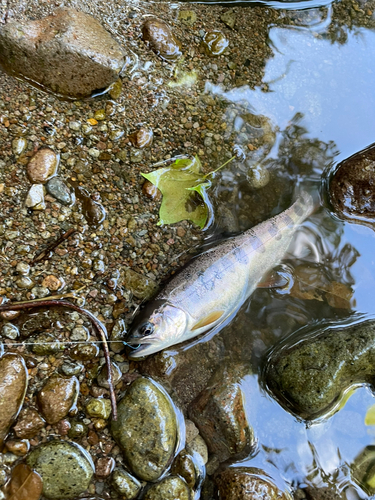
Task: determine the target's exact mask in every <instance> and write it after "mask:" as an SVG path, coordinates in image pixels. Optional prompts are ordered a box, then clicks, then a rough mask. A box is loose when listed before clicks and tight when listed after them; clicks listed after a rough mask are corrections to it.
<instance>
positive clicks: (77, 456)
mask: <svg viewBox="0 0 375 500" xmlns="http://www.w3.org/2000/svg"><path fill="white" fill-rule="evenodd" d="M26 462H27V465H28V466H29V467H31V468H32V469H33V470H35V471H36V472H37V473H38V474H39V475H40V476H41V478H42V480H43V495H44V496H45V497H47V498H51V499H52V500H54V499H56V500H62V499H65V498H66V499H70V498H75V497H77V496H78V495H80V494H81V493H83V492H84V491H85V490H86V489H87V488H88V486H89V483H90V481H91V478H92V476H93V473H94V466H93V463H92V461H91V459H90V457H89V455H88V454H87V453H86V452H85V450H84V449H83V448H82V447H81V446H78V445H77V444H75V443H71V442H69V441H59V440H56V441H50V442H49V443H45V444H42V445H40V446H38V447H37V448H35V449H34V450H33V451H32V452H31V453H30V454H29V456H28V457H27V459H26Z"/></svg>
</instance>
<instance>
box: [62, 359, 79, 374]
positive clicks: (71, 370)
mask: <svg viewBox="0 0 375 500" xmlns="http://www.w3.org/2000/svg"><path fill="white" fill-rule="evenodd" d="M82 370H83V366H82V365H81V364H80V363H72V362H71V361H64V363H63V364H62V365H61V371H62V373H63V374H64V375H67V376H69V377H71V376H72V375H79V374H80V373H81V371H82Z"/></svg>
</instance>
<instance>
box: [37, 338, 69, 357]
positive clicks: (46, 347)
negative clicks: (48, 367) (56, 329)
mask: <svg viewBox="0 0 375 500" xmlns="http://www.w3.org/2000/svg"><path fill="white" fill-rule="evenodd" d="M30 342H32V344H33V346H32V351H33V353H34V354H38V355H39V356H45V355H47V354H55V353H56V352H59V351H62V350H64V344H62V343H61V342H60V341H59V340H57V339H56V338H55V337H54V336H53V335H51V334H50V333H41V334H39V335H37V336H36V337H30Z"/></svg>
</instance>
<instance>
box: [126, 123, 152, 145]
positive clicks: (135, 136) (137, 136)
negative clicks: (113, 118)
mask: <svg viewBox="0 0 375 500" xmlns="http://www.w3.org/2000/svg"><path fill="white" fill-rule="evenodd" d="M153 137H154V133H153V131H152V130H151V129H150V128H147V127H141V128H140V129H139V130H136V131H135V132H133V133H132V134H130V135H129V136H128V139H129V140H130V142H131V144H132V146H134V147H135V148H139V149H142V148H147V147H149V146H151V144H152V140H153Z"/></svg>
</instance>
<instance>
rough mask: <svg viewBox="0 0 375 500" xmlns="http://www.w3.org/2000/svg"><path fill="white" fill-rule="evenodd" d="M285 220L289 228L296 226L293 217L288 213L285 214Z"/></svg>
mask: <svg viewBox="0 0 375 500" xmlns="http://www.w3.org/2000/svg"><path fill="white" fill-rule="evenodd" d="M283 222H284V224H285V225H286V226H288V227H289V228H292V227H293V226H294V222H293V219H292V218H291V217H289V215H288V214H283Z"/></svg>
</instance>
